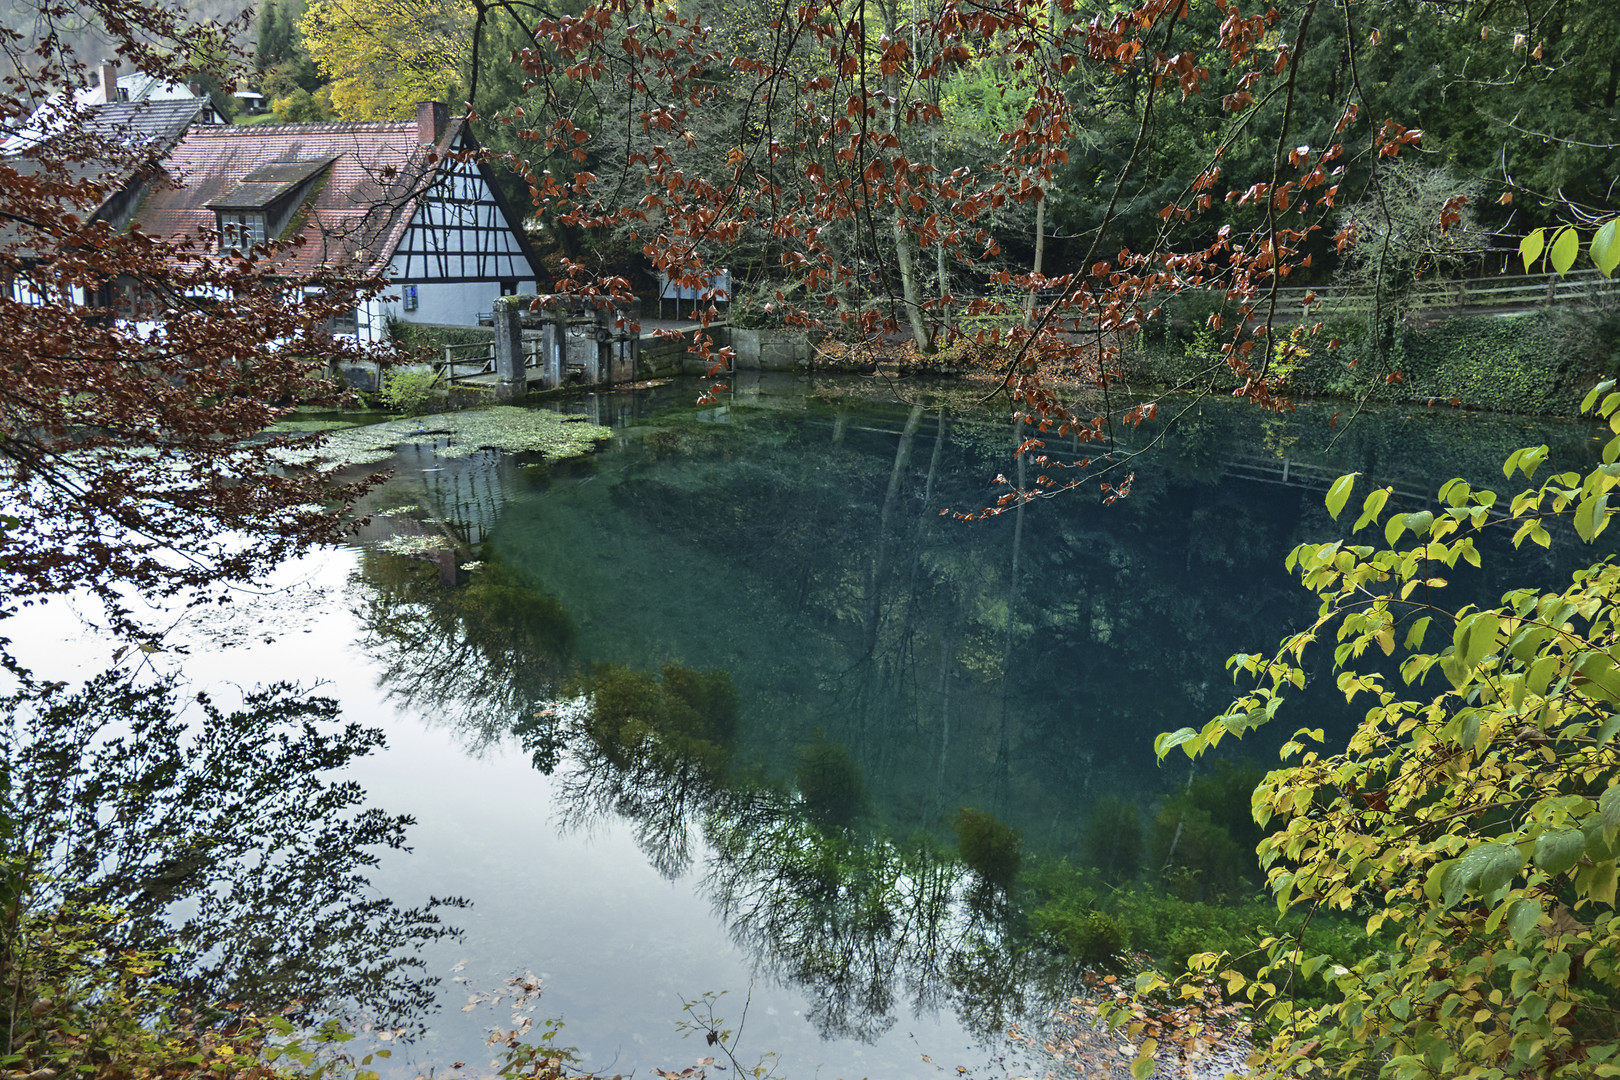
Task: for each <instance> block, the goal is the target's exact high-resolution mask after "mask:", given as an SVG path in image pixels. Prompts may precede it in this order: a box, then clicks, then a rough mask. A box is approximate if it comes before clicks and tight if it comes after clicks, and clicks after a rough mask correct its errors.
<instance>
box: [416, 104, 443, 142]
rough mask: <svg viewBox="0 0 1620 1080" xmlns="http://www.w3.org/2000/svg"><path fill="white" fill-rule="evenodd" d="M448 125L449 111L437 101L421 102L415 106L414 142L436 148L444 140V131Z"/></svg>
mask: <svg viewBox="0 0 1620 1080" xmlns="http://www.w3.org/2000/svg"><path fill="white" fill-rule="evenodd" d="M449 125H450V109H449V107H448V106H446V105H444V104H442V103H440V102H437V101H422V102H418V103H417V105H416V141H417V142H419V143H426V144H427V145H429V146H437V145H438V144H439V140H440V139H442V138H444V129H445V128H446V127H448V126H449Z"/></svg>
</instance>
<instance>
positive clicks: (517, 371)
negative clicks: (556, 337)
mask: <svg viewBox="0 0 1620 1080" xmlns="http://www.w3.org/2000/svg"><path fill="white" fill-rule="evenodd" d="M528 300H529V297H526V296H499V297H496V298H495V305H494V315H495V318H494V323H495V396H496V397H497V398H499V399H500V400H502V401H510V400H512V399H513V398H521V397H523V396H525V395H526V394H527V393H528V392H529V374H528V371H527V370H526V369H525V367H524V364H523V323H522V320H521V319H520V318H519V312H521V311H522V310H523V309H524V308H525V307H526V306H527V301H528Z"/></svg>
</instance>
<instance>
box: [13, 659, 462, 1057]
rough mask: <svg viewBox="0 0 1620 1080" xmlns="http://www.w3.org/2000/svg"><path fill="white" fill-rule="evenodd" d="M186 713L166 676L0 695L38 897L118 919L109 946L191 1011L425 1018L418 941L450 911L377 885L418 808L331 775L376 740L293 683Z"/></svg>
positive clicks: (407, 1024) (393, 1023)
mask: <svg viewBox="0 0 1620 1080" xmlns="http://www.w3.org/2000/svg"><path fill="white" fill-rule="evenodd" d="M199 709H200V712H201V717H200V719H199V718H198V716H197V711H198V710H199ZM186 710H187V706H186V705H185V704H183V703H182V699H181V696H180V692H179V687H178V685H177V682H176V680H174V679H171V678H165V679H158V680H156V681H147V682H142V681H139V680H137V679H135V678H133V677H132V676H130V675H129V674H128V673H127V672H125V671H121V670H114V671H110V672H107V673H105V674H102V675H100V676H97V677H96V678H94V679H92V680H90V681H89V682H87V683H86V684H85V685H84V687H83V688H82V689H78V690H72V691H70V690H69V689H68V688H67V686H66V685H65V684H63V683H45V684H37V685H35V686H33V687H31V688H29V689H26V690H24V691H22V692H20V693H19V694H18V695H17V696H15V697H12V698H10V699H8V700H6V701H5V702H4V712H5V713H6V720H7V730H8V744H7V755H6V774H7V807H6V809H7V815H8V819H9V822H10V823H11V825H12V827H13V828H14V829H15V834H14V835H10V836H8V837H7V839H8V852H7V854H8V856H14V857H17V858H19V859H21V860H23V863H24V866H25V868H26V869H25V873H28V874H33V875H36V876H35V877H34V878H33V880H32V881H30V888H32V889H34V890H35V891H36V895H35V896H34V897H32V899H31V902H32V903H34V904H35V905H36V906H38V907H39V908H41V909H45V908H54V907H56V906H58V905H61V906H66V907H70V908H77V909H80V910H95V909H97V908H102V907H104V908H106V909H108V910H111V911H113V912H116V913H118V915H119V918H118V919H117V920H116V921H110V922H106V923H98V925H100V926H101V927H102V929H100V930H99V931H98V933H99V934H100V935H101V940H102V943H103V944H107V945H109V946H111V947H113V948H132V949H139V950H145V951H149V952H151V953H152V954H153V955H154V956H156V957H158V958H159V961H160V962H161V964H162V971H161V974H160V976H159V978H160V980H161V981H163V982H165V983H167V984H169V985H172V986H174V987H175V988H177V989H178V990H179V991H180V992H181V993H182V995H184V1000H186V1001H188V1002H189V1003H192V1004H194V1005H196V1006H198V1007H202V1008H210V1007H213V1006H214V1005H216V1004H226V1005H229V1006H230V1007H232V1008H241V1009H246V1010H249V1011H253V1012H261V1013H266V1014H268V1013H282V1012H289V1011H291V1012H292V1013H294V1014H295V1015H298V1016H301V1017H305V1018H309V1017H315V1016H321V1015H332V1014H333V1013H336V1012H342V1011H346V1010H352V1009H356V1008H357V1009H359V1010H360V1013H361V1015H362V1016H363V1017H364V1018H365V1020H366V1022H368V1023H371V1024H373V1025H376V1026H379V1027H382V1028H396V1029H402V1030H404V1031H407V1032H409V1031H412V1030H416V1029H418V1028H419V1027H420V1025H421V1019H422V1016H423V1014H424V1013H425V1011H426V1010H427V1008H428V1007H429V1006H430V1005H431V1004H432V1003H433V1001H434V999H435V984H436V982H437V980H436V979H433V978H429V977H426V976H425V975H424V973H423V971H422V966H423V965H422V961H421V959H420V958H419V956H418V952H419V950H420V949H421V948H422V947H423V946H424V945H426V944H428V943H430V942H432V941H434V940H437V939H439V938H442V937H446V936H451V935H453V934H454V933H455V931H453V930H452V929H451V928H450V927H448V926H446V925H445V924H444V923H442V922H441V921H440V914H441V912H442V911H443V910H444V909H445V908H447V907H449V908H454V907H457V906H459V904H460V902H459V901H456V900H453V899H439V900H430V901H429V902H428V903H427V904H426V905H424V906H422V907H418V908H413V909H410V910H404V909H401V908H399V907H397V906H396V905H395V904H394V903H393V902H392V901H389V900H387V899H382V898H379V897H377V896H375V895H373V894H372V891H371V889H370V883H369V881H368V871H369V869H370V868H371V867H373V866H375V865H376V863H377V854H376V853H377V852H378V851H383V850H391V849H401V848H403V847H404V843H405V832H406V827H407V826H408V825H409V824H410V823H411V819H410V818H408V817H406V816H403V815H398V816H396V815H390V814H388V813H385V812H384V811H382V810H380V809H377V808H375V807H370V806H367V805H365V793H364V792H363V791H361V790H360V789H359V787H358V786H357V785H355V784H353V783H351V782H347V781H344V780H339V779H332V778H331V774H332V772H334V771H340V770H342V769H343V768H344V767H345V766H347V765H349V764H350V763H352V762H354V761H355V760H356V759H358V758H360V757H363V756H365V755H367V754H369V753H371V752H372V751H374V750H376V749H377V748H379V747H380V746H381V743H382V733H381V732H380V731H377V730H375V729H370V728H365V727H362V726H360V725H358V724H352V723H351V724H346V725H344V724H340V723H339V722H338V707H337V703H336V702H335V701H333V700H331V699H329V698H322V697H316V696H312V695H309V694H305V693H302V692H300V691H299V690H297V689H296V688H295V687H292V686H289V685H287V684H277V685H273V686H270V687H268V688H266V689H262V690H256V691H253V692H251V693H248V694H246V695H245V696H244V698H243V700H242V702H241V705H240V707H238V708H235V709H225V708H221V707H219V706H216V705H215V704H214V703H213V702H212V701H211V700H210V699H209V697H208V695H206V694H202V693H198V694H196V695H195V705H194V706H192V711H191V715H190V716H189V717H188V716H186V715H184V714H185V713H186Z"/></svg>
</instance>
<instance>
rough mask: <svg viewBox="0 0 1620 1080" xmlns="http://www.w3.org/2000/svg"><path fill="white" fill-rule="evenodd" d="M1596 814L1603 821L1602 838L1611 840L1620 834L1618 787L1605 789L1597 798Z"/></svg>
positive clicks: (1619, 797) (1619, 793) (1619, 794)
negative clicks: (1616, 834)
mask: <svg viewBox="0 0 1620 1080" xmlns="http://www.w3.org/2000/svg"><path fill="white" fill-rule="evenodd" d="M1598 814H1599V815H1600V816H1601V819H1602V821H1603V838H1604V839H1605V840H1612V839H1613V838H1614V835H1615V833H1616V832H1620V786H1615V787H1607V788H1604V789H1603V794H1602V796H1600V797H1599V798H1598Z"/></svg>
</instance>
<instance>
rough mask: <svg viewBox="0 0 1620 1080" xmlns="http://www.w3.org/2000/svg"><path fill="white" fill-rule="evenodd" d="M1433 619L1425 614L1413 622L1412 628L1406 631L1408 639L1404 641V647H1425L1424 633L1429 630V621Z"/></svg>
mask: <svg viewBox="0 0 1620 1080" xmlns="http://www.w3.org/2000/svg"><path fill="white" fill-rule="evenodd" d="M1431 621H1432V620H1431V619H1430V617H1429V616H1427V615H1425V616H1423V617H1422V618H1421V619H1418V620H1416V621H1415V622H1413V623H1412V628H1411V629H1410V630H1408V631H1407V632H1406V641H1405V642H1403V643H1402V645H1403V647H1404V648H1408V649H1421V648H1423V635H1424V634H1426V633H1428V632H1429V623H1430V622H1431Z"/></svg>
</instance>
